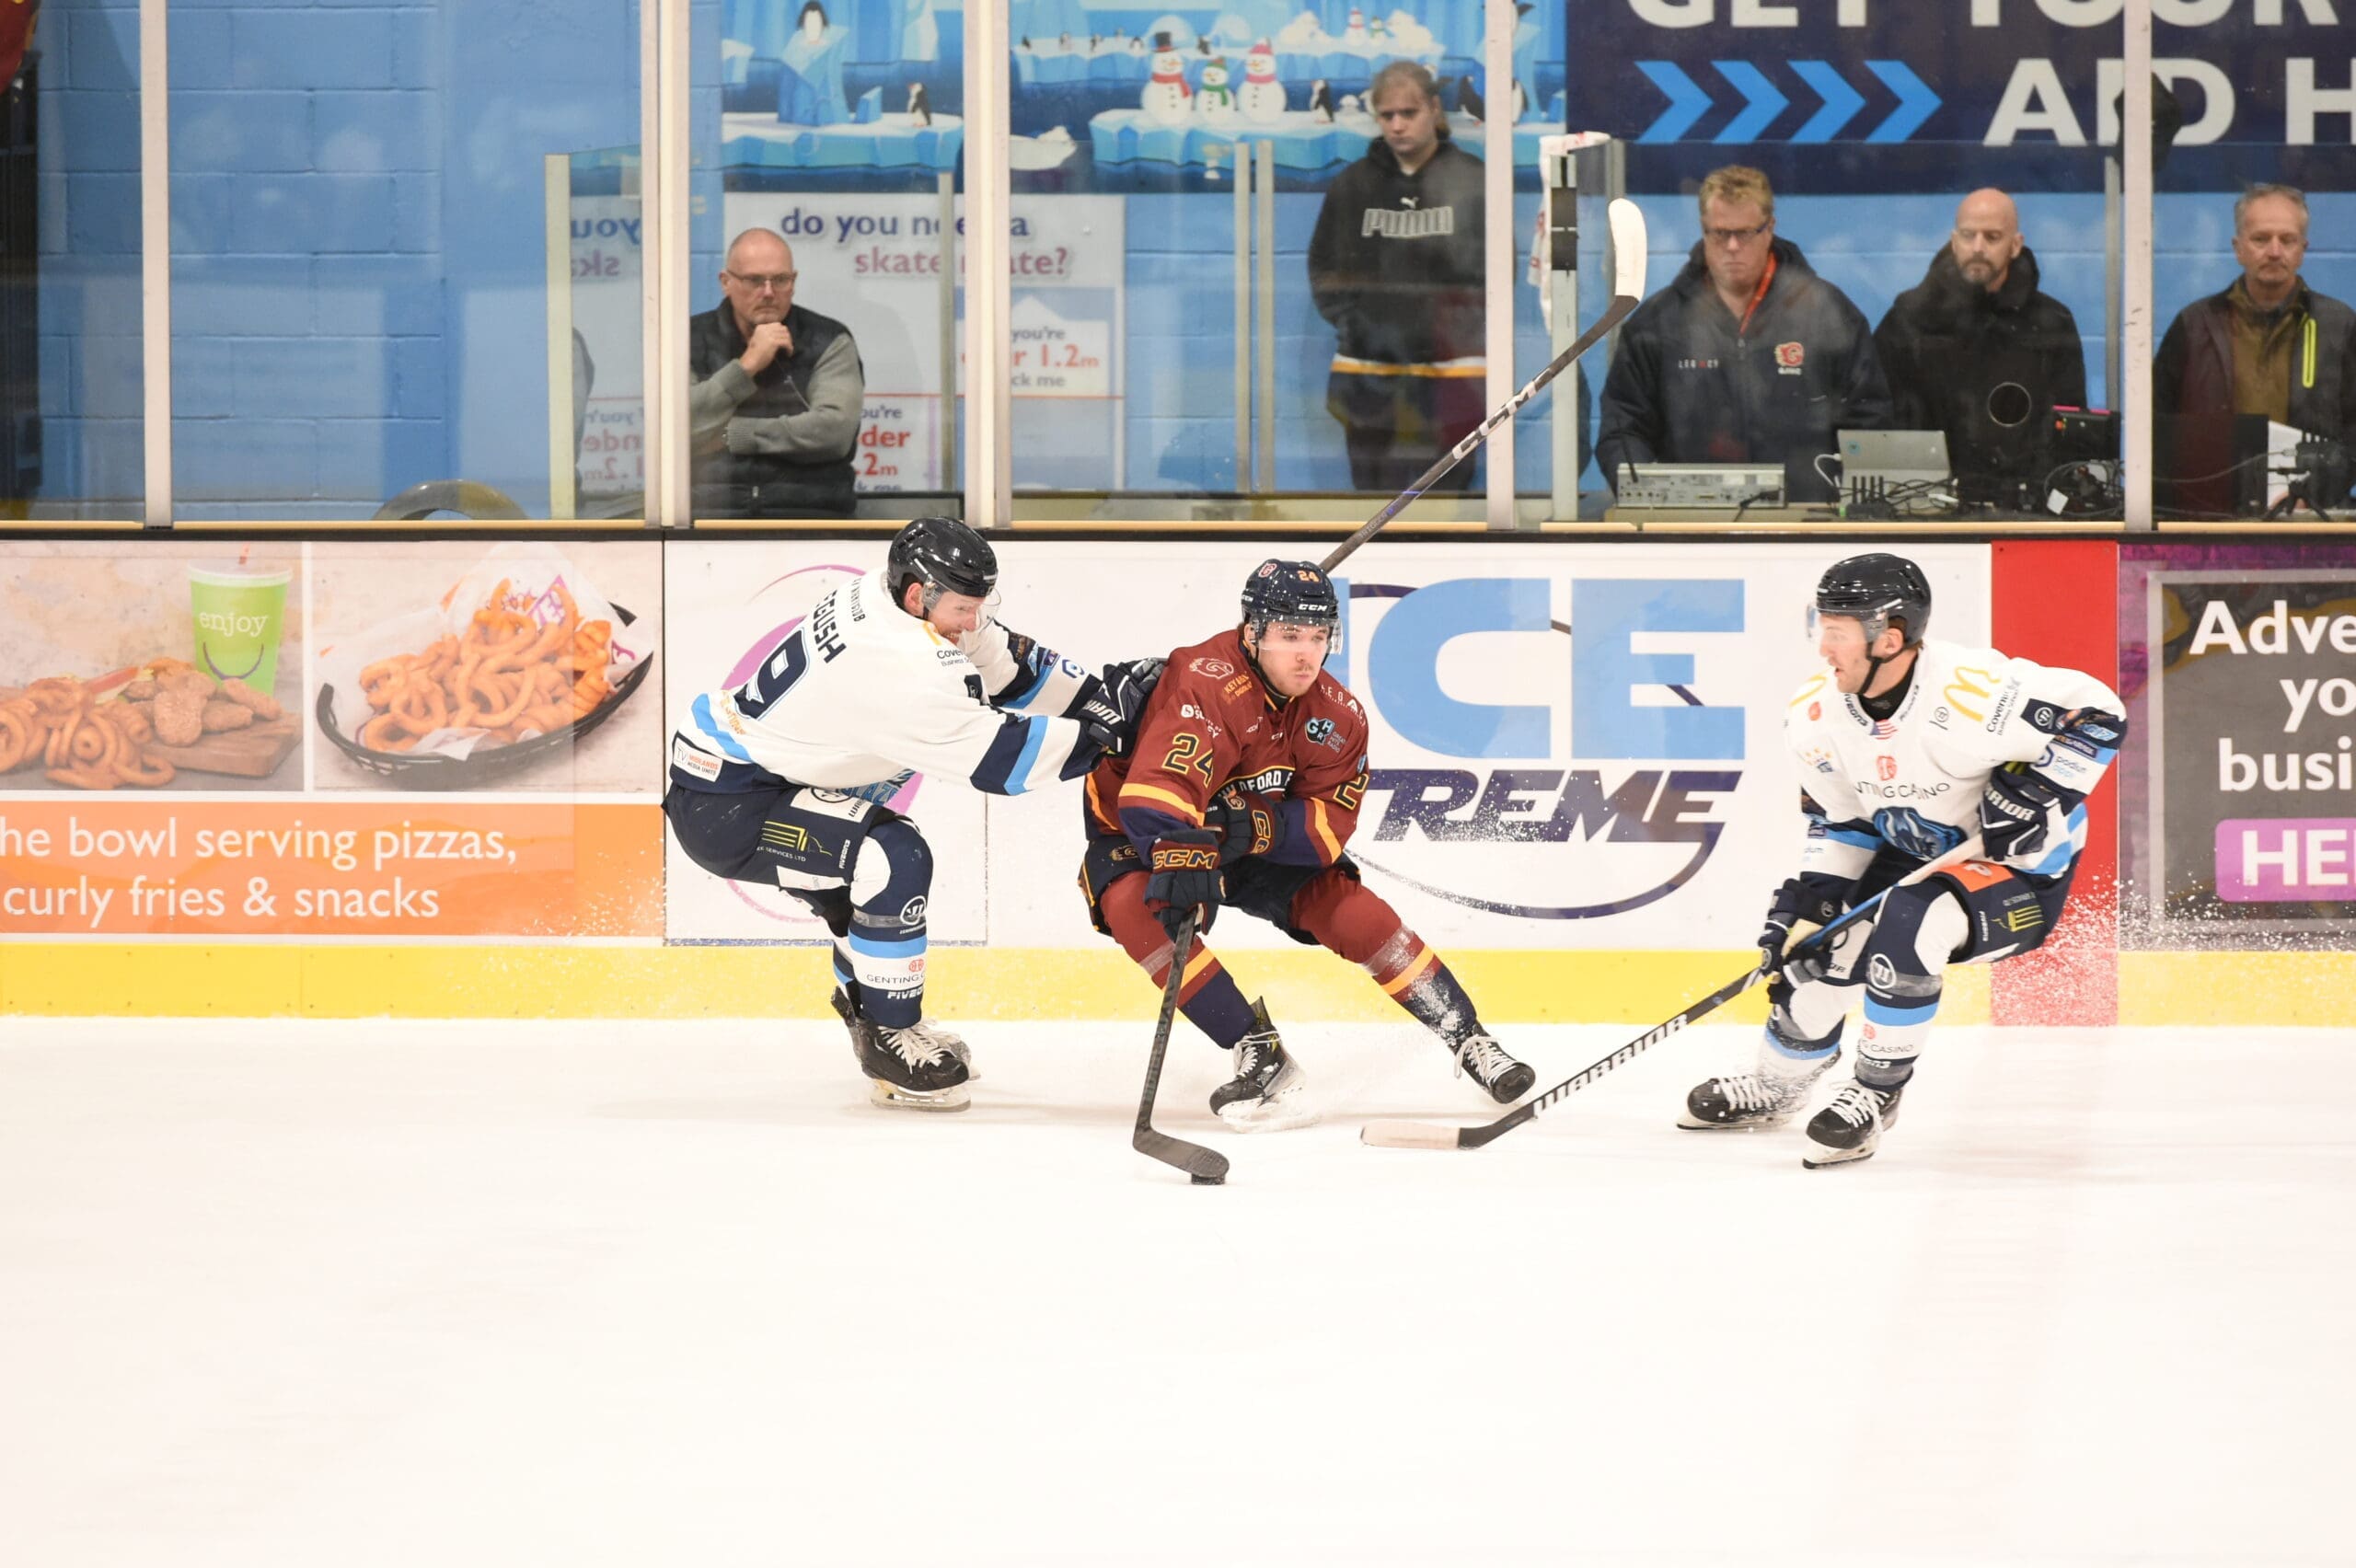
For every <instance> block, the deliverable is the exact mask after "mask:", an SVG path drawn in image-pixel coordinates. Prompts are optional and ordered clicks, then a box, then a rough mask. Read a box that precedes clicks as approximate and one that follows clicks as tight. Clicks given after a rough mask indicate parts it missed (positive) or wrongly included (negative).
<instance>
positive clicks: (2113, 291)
mask: <svg viewBox="0 0 2356 1568" xmlns="http://www.w3.org/2000/svg"><path fill="white" fill-rule="evenodd" d="M2119 183H2120V180H2119V158H2118V156H2117V155H2115V154H2114V155H2111V156H2107V157H2105V158H2104V159H2103V160H2102V262H2103V268H2102V337H2103V350H2102V371H2103V375H2102V396H2103V402H2104V403H2105V404H2106V405H2108V407H2110V408H2113V409H2116V408H2118V407H2119V366H2120V364H2121V363H2122V361H2123V357H2124V351H2123V349H2122V348H2121V346H2120V343H2119V330H2120V328H2119V311H2120V308H2121V306H2122V305H2123V303H2124V302H2123V301H2122V300H2121V299H2120V297H2119V287H2120V282H2121V273H2122V269H2121V266H2120V262H2121V260H2122V259H2123V257H2124V253H2125V251H2126V248H2127V247H2126V244H2125V242H2124V241H2123V240H2122V239H2121V238H2120V237H2119V221H2120V219H2121V217H2122V216H2123V215H2124V214H2123V212H2122V207H2123V205H2124V204H2123V203H2122V202H2121V201H2120V200H2119Z"/></svg>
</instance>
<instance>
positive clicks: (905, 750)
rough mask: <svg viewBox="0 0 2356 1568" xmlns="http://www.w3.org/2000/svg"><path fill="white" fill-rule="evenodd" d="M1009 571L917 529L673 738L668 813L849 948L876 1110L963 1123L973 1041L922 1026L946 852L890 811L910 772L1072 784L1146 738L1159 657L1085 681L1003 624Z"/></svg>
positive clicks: (1007, 791)
mask: <svg viewBox="0 0 2356 1568" xmlns="http://www.w3.org/2000/svg"><path fill="white" fill-rule="evenodd" d="M997 584H998V558H997V555H996V553H995V552H994V551H992V550H991V548H990V547H989V543H988V541H987V540H986V539H984V538H983V537H982V536H980V535H979V534H976V532H974V530H973V529H971V528H969V527H967V526H966V525H964V524H963V523H961V522H958V521H957V520H956V519H955V518H953V517H919V518H918V519H916V520H915V521H914V522H912V523H910V524H909V525H907V527H905V528H903V529H901V530H900V532H899V533H898V535H896V536H895V537H894V538H893V540H892V548H891V552H890V555H889V557H888V558H887V559H886V560H885V563H884V566H883V570H882V571H874V572H870V573H869V574H868V575H866V576H864V577H861V578H859V579H857V580H856V581H854V582H848V583H845V584H844V585H843V586H841V587H839V588H837V589H835V590H834V591H833V592H831V593H829V594H826V596H825V597H824V598H822V599H820V600H819V601H818V603H817V604H816V605H814V607H813V608H812V609H811V611H810V614H809V616H808V617H806V618H804V619H803V621H802V622H801V623H800V624H799V625H797V626H796V627H794V628H793V629H792V630H791V631H790V632H788V633H787V634H786V635H785V636H784V637H783V638H781V639H780V640H779V641H778V643H777V645H776V646H775V647H773V648H771V649H769V650H768V651H767V652H766V653H765V654H764V655H763V657H762V660H761V663H760V665H759V667H758V668H757V669H756V671H755V672H754V674H753V675H752V678H751V679H749V680H747V681H745V684H744V685H742V686H736V687H734V688H733V689H731V688H722V689H720V690H715V691H708V692H705V693H704V694H703V695H702V696H700V697H699V698H696V699H695V700H694V701H693V702H692V703H690V704H689V705H688V708H687V717H686V720H685V721H684V722H682V723H681V724H680V725H679V727H678V729H677V730H676V732H674V733H673V735H672V737H671V787H670V790H669V791H668V792H667V793H666V794H665V795H664V800H663V811H664V815H665V816H666V817H668V818H669V819H670V823H671V830H672V832H673V834H674V835H675V836H676V837H677V838H678V841H679V847H681V848H682V849H684V850H685V851H686V852H687V856H688V858H689V859H693V860H694V861H695V863H696V864H697V865H699V866H700V867H702V868H703V869H704V870H707V871H709V872H710V873H711V874H712V875H714V876H717V877H727V878H731V879H733V880H736V881H741V882H757V883H760V884H761V885H763V886H774V887H780V888H782V889H784V890H785V891H786V892H787V893H789V894H792V895H793V896H794V897H795V898H797V899H799V900H800V901H801V902H803V904H806V905H809V906H810V907H811V908H812V909H813V910H814V911H815V912H816V913H817V914H818V916H819V917H821V918H823V919H824V920H825V921H826V925H827V928H828V929H830V930H831V931H832V932H833V933H834V938H835V944H834V945H835V981H836V986H837V989H836V991H835V995H834V1003H835V1010H836V1011H837V1012H839V1013H840V1014H841V1015H842V1018H843V1022H844V1023H845V1024H846V1025H848V1026H849V1030H850V1035H851V1045H852V1048H853V1050H854V1051H855V1052H856V1053H857V1055H858V1056H859V1061H860V1069H861V1070H862V1071H863V1072H865V1073H866V1075H867V1077H868V1078H869V1079H870V1081H871V1083H872V1086H873V1088H872V1097H873V1098H874V1100H875V1101H877V1103H879V1104H886V1105H900V1106H907V1107H910V1108H913V1109H918V1110H927V1111H962V1110H964V1108H965V1106H966V1104H967V1103H968V1101H969V1099H970V1094H971V1091H970V1090H967V1088H966V1087H965V1084H966V1080H967V1078H968V1077H969V1076H970V1062H971V1057H970V1054H969V1053H968V1052H967V1050H966V1047H965V1043H964V1041H962V1040H960V1039H958V1038H957V1036H955V1035H954V1034H952V1033H950V1032H948V1031H946V1030H944V1029H942V1028H941V1027H940V1026H939V1025H937V1024H933V1023H929V1022H927V1021H925V1020H924V1017H923V1011H924V973H925V911H926V908H927V905H928V904H929V902H930V897H931V887H932V855H931V852H930V850H929V849H928V848H927V847H926V846H925V841H924V838H923V836H922V835H921V834H919V833H918V831H917V824H915V823H913V822H911V821H909V820H908V819H907V818H906V817H903V816H901V815H899V814H898V813H895V812H893V811H891V810H889V809H887V807H886V806H885V804H884V802H886V801H890V800H891V799H892V797H893V795H894V793H895V791H896V790H898V789H899V787H900V786H901V785H902V784H903V783H905V782H906V781H907V778H908V777H909V775H910V774H911V773H914V772H918V771H921V772H923V773H926V774H928V775H930V776H931V777H933V778H943V779H960V780H963V781H964V782H966V783H969V784H971V785H972V786H973V787H974V788H975V789H976V790H987V791H989V792H990V793H992V794H999V795H1017V794H1021V793H1022V792H1023V791H1025V790H1034V789H1037V788H1039V787H1041V786H1043V785H1047V784H1053V783H1055V782H1056V781H1057V780H1058V779H1063V780H1073V779H1078V778H1080V777H1082V776H1083V775H1085V774H1086V773H1087V771H1088V770H1089V768H1090V767H1091V766H1093V765H1094V763H1095V761H1096V759H1097V758H1098V757H1099V756H1102V755H1103V754H1104V753H1105V752H1107V751H1117V750H1119V749H1120V747H1121V746H1123V745H1124V744H1126V743H1127V740H1128V738H1129V736H1130V734H1131V733H1132V732H1134V730H1135V728H1136V724H1137V719H1138V713H1139V712H1140V711H1142V710H1143V709H1144V707H1145V699H1146V697H1147V696H1148V695H1149V693H1150V692H1151V690H1152V688H1153V684H1154V681H1155V680H1156V678H1157V677H1158V676H1159V674H1160V672H1161V660H1159V659H1148V660H1139V661H1137V662H1135V663H1127V664H1112V665H1108V666H1106V668H1105V670H1104V672H1103V674H1102V675H1101V676H1098V675H1091V674H1088V673H1087V672H1086V671H1084V670H1082V669H1081V668H1080V666H1079V665H1078V664H1075V663H1072V662H1071V661H1070V660H1068V659H1066V658H1063V657H1061V656H1059V655H1058V654H1057V653H1056V652H1055V651H1054V650H1052V649H1049V648H1045V647H1042V646H1041V645H1039V644H1038V643H1036V642H1034V641H1033V640H1031V639H1029V638H1027V637H1024V636H1022V634H1021V633H1019V632H1011V631H1009V630H1008V629H1007V628H1004V627H1002V626H1000V625H999V624H998V622H997V621H995V620H994V619H992V618H991V617H990V613H989V604H988V601H989V598H990V595H991V594H992V593H993V591H994V590H995V589H996V587H997Z"/></svg>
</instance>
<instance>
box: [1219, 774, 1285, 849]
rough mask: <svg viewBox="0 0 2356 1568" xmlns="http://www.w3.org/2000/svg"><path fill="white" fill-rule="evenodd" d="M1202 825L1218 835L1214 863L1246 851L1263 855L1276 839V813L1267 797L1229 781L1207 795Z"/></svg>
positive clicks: (1273, 845)
mask: <svg viewBox="0 0 2356 1568" xmlns="http://www.w3.org/2000/svg"><path fill="white" fill-rule="evenodd" d="M1203 825H1204V826H1205V827H1207V828H1208V829H1210V831H1212V832H1213V833H1216V834H1218V836H1219V840H1218V863H1219V864H1220V865H1222V866H1231V865H1233V864H1234V863H1235V862H1236V861H1238V860H1241V859H1243V858H1244V857H1245V856H1246V855H1265V854H1266V853H1267V852H1268V851H1269V849H1271V848H1272V847H1275V845H1276V811H1275V808H1274V807H1272V806H1271V805H1270V804H1269V803H1268V801H1267V800H1266V799H1265V797H1263V796H1259V795H1247V794H1245V793H1244V792H1243V791H1242V790H1239V789H1237V788H1236V787H1235V786H1234V785H1232V784H1230V785H1229V786H1228V787H1227V788H1226V789H1224V790H1220V791H1219V792H1218V794H1216V795H1213V796H1212V797H1211V803H1210V809H1209V810H1207V811H1206V812H1204V813H1203Z"/></svg>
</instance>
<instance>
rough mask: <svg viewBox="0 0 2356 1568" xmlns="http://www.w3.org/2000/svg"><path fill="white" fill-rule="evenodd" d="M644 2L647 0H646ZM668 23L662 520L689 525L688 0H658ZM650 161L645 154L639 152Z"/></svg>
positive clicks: (663, 138)
mask: <svg viewBox="0 0 2356 1568" xmlns="http://www.w3.org/2000/svg"><path fill="white" fill-rule="evenodd" d="M643 3H644V0H641V4H643ZM658 10H659V14H660V16H661V18H662V23H663V37H662V50H661V52H660V55H659V58H660V60H661V62H662V66H663V70H662V75H661V78H660V79H659V81H658V83H657V90H658V93H659V100H658V102H657V104H656V108H657V110H659V112H660V115H661V119H660V122H659V128H658V130H657V133H656V136H655V142H654V146H655V148H656V149H657V150H659V151H660V152H661V154H662V160H661V161H662V165H663V180H662V185H661V187H660V188H659V189H658V190H653V191H649V192H648V193H647V196H646V206H647V207H649V208H651V209H652V212H651V213H649V214H648V216H649V223H648V225H647V229H646V234H647V242H648V249H647V250H646V251H644V252H641V262H642V261H643V258H644V256H645V255H646V254H652V255H653V256H654V258H655V259H656V261H657V263H658V265H659V269H660V271H661V274H662V290H661V293H660V294H659V295H658V296H657V302H658V306H659V308H658V311H657V314H656V317H655V321H656V325H657V327H658V329H660V334H661V335H660V336H658V337H657V338H656V339H655V340H654V344H655V349H656V352H657V353H658V355H659V357H658V358H657V359H655V361H654V362H653V363H654V364H655V365H656V366H657V367H659V375H658V377H657V380H658V382H659V384H660V386H662V389H663V401H662V405H661V407H662V409H663V422H662V424H661V425H660V426H655V427H651V428H655V429H659V430H660V431H661V432H662V434H663V511H662V525H663V526H664V527H666V528H684V527H686V526H687V525H688V524H689V523H690V522H692V521H693V520H694V515H695V490H694V483H695V476H694V473H693V470H692V466H691V464H690V461H689V459H688V456H687V452H688V438H687V298H688V294H687V266H688V258H687V246H688V227H687V167H688V161H689V155H690V152H691V148H690V142H691V140H692V132H691V129H690V125H689V121H688V119H687V52H688V50H689V49H690V48H691V47H693V46H692V45H691V44H690V42H689V41H688V40H689V36H690V35H689V31H688V27H687V12H688V0H659V6H658ZM641 161H644V160H641ZM647 521H648V522H649V523H652V522H653V521H654V516H653V513H652V512H651V511H650V513H649V514H648V517H647Z"/></svg>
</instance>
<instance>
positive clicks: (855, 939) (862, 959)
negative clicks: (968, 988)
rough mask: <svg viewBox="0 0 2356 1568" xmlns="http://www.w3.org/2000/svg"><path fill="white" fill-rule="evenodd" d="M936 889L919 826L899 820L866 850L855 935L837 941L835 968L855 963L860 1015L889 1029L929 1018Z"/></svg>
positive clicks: (855, 886) (855, 890)
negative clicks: (930, 928)
mask: <svg viewBox="0 0 2356 1568" xmlns="http://www.w3.org/2000/svg"><path fill="white" fill-rule="evenodd" d="M931 886H932V856H931V853H930V851H929V850H928V849H927V848H926V847H925V843H924V840H923V839H922V838H920V837H918V836H917V831H916V828H915V826H914V824H910V823H907V822H906V821H903V820H900V819H897V818H895V819H894V820H892V821H890V822H886V823H884V824H882V825H881V826H879V827H877V828H876V829H875V831H874V832H872V833H871V834H869V835H868V836H867V841H866V842H865V843H864V844H862V845H860V849H859V861H858V870H857V871H856V873H855V874H854V876H853V878H852V883H851V894H852V904H851V913H850V935H849V937H848V938H846V939H845V940H843V941H842V942H840V943H837V948H836V963H837V969H838V970H839V968H840V967H841V966H842V963H843V960H844V958H845V957H846V956H847V957H848V958H849V970H850V974H851V977H852V978H854V979H855V980H857V981H858V983H859V989H858V991H857V992H856V993H855V995H856V996H857V997H858V999H859V1010H860V1013H861V1014H863V1015H864V1016H866V1017H868V1018H871V1019H873V1020H875V1021H876V1022H877V1023H879V1024H882V1025H883V1027H884V1028H886V1029H907V1028H908V1027H909V1026H911V1025H913V1024H914V1023H915V1022H916V1021H917V1020H918V1018H920V1017H922V1016H923V1013H924V958H925V945H926V943H925V923H924V917H925V905H926V900H927V894H928V892H929V890H930V888H931ZM846 948H847V949H848V950H849V951H848V953H847V954H846V953H845V951H843V950H844V949H846Z"/></svg>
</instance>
